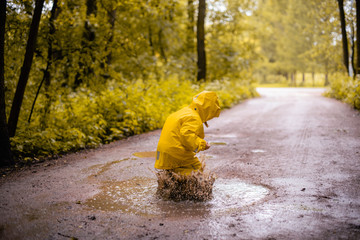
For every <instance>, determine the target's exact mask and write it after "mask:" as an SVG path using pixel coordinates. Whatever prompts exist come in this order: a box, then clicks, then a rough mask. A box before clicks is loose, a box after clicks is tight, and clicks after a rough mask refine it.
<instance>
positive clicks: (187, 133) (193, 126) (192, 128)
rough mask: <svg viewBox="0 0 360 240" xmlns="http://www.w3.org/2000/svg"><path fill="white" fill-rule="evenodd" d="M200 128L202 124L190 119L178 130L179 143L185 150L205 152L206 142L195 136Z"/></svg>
mask: <svg viewBox="0 0 360 240" xmlns="http://www.w3.org/2000/svg"><path fill="white" fill-rule="evenodd" d="M200 127H202V124H199V121H198V120H196V119H195V118H190V119H188V120H187V121H185V122H184V123H183V124H182V126H181V128H180V141H181V143H182V145H183V146H184V147H185V148H186V149H188V150H190V151H192V152H199V151H203V150H205V146H206V141H205V140H204V139H202V138H200V137H199V136H198V135H197V134H196V133H197V132H198V129H199V128H200Z"/></svg>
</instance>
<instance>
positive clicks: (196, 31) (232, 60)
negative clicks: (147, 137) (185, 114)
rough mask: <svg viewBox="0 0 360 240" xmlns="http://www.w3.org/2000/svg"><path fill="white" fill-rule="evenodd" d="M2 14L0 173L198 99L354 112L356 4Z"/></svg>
mask: <svg viewBox="0 0 360 240" xmlns="http://www.w3.org/2000/svg"><path fill="white" fill-rule="evenodd" d="M0 2H1V5H0V24H1V25H0V135H1V138H0V141H1V149H0V151H1V152H0V165H7V164H13V163H21V162H22V163H24V162H32V161H40V160H42V159H44V158H46V157H55V156H57V155H59V154H63V153H67V152H71V151H76V150H79V149H83V148H89V147H96V146H99V145H101V144H104V143H109V142H111V141H114V140H117V139H122V138H125V137H128V136H131V135H134V134H139V133H142V132H146V131H150V130H153V129H157V128H161V127H162V125H163V123H164V121H165V119H166V117H167V116H168V115H169V114H170V113H171V112H174V111H176V110H178V109H179V108H180V107H182V106H184V105H187V104H189V102H190V101H191V97H192V96H193V95H194V94H196V93H198V92H200V91H202V90H213V91H216V92H217V93H218V95H219V98H220V102H221V105H222V107H223V108H226V107H230V106H232V105H233V104H236V103H238V102H240V101H241V100H244V99H247V98H250V97H255V96H257V95H258V94H257V92H256V90H255V86H257V85H258V84H262V85H263V86H264V85H266V84H270V85H273V86H292V87H304V86H305V87H320V86H321V87H323V86H325V85H329V86H330V88H329V90H328V92H327V95H328V96H331V97H335V98H338V99H341V100H344V101H346V102H348V103H349V104H352V105H353V106H354V107H355V108H360V87H359V80H358V78H357V76H358V74H357V73H358V72H360V71H358V70H359V69H360V61H359V60H358V59H360V57H359V56H360V47H358V44H359V41H357V39H360V35H359V34H360V31H358V29H359V28H358V25H359V22H360V14H359V9H360V5H359V4H360V3H359V1H357V0H356V1H354V0H345V1H343V0H337V1H336V0H327V1H322V0H313V1H308V0H146V1H144V0H113V1H108V0H78V1H74V0H52V1H50V0H47V1H45V0H36V1H32V0H8V1H6V0H0Z"/></svg>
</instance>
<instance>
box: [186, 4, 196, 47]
mask: <svg viewBox="0 0 360 240" xmlns="http://www.w3.org/2000/svg"><path fill="white" fill-rule="evenodd" d="M187 14H188V22H187V35H186V45H187V46H186V47H187V49H189V50H190V52H191V53H193V51H194V50H195V44H194V37H195V33H194V25H195V19H194V14H195V7H194V0H188V5H187Z"/></svg>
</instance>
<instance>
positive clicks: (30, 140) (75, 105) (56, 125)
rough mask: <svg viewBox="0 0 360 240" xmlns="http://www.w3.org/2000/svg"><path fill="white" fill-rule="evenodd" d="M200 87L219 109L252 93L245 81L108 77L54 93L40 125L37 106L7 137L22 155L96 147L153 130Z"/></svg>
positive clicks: (37, 155)
mask: <svg viewBox="0 0 360 240" xmlns="http://www.w3.org/2000/svg"><path fill="white" fill-rule="evenodd" d="M205 89H206V90H213V91H216V92H217V93H218V96H219V99H220V104H221V106H222V107H223V108H227V107H231V106H232V105H234V104H236V103H238V102H239V101H241V100H243V99H246V98H250V97H254V96H257V93H256V91H255V89H254V88H253V87H252V86H251V85H244V84H242V83H241V82H239V81H236V80H232V81H231V80H221V81H220V80H219V81H214V82H210V83H201V84H194V83H193V82H191V81H189V80H184V79H178V78H177V77H170V78H168V79H166V80H147V81H142V80H138V81H135V82H133V83H131V84H127V85H126V86H124V85H120V84H119V83H117V82H115V81H113V82H110V83H109V84H108V85H107V88H105V89H103V90H100V91H97V92H96V91H91V90H89V89H79V90H78V91H77V92H76V93H71V94H65V95H64V96H62V97H59V98H58V99H57V100H56V101H54V102H53V104H52V107H51V110H50V114H49V115H48V116H47V120H46V127H43V126H41V124H40V116H41V114H42V113H41V111H39V110H38V111H37V112H36V114H34V117H33V120H32V122H31V123H30V124H28V123H25V122H26V121H22V124H19V127H18V130H17V134H16V136H15V137H13V138H12V139H11V143H12V150H13V152H14V154H15V155H16V156H17V157H19V158H20V159H23V160H27V159H30V158H32V157H45V156H54V155H57V154H62V153H66V152H70V151H76V150H79V149H83V148H88V147H96V146H99V145H101V144H104V143H109V142H111V141H114V140H117V139H122V138H125V137H128V136H131V135H135V134H140V133H143V132H147V131H151V130H154V129H158V128H161V127H162V125H163V123H164V122H165V120H166V118H167V116H168V115H169V114H170V113H172V112H174V111H176V110H178V109H180V108H181V107H183V106H185V105H187V104H189V103H190V102H191V97H192V96H194V95H195V94H196V93H198V92H200V91H202V90H205ZM38 105H39V106H42V105H43V104H42V103H41V102H40V103H39V104H38Z"/></svg>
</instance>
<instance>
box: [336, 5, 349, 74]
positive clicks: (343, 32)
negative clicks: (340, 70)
mask: <svg viewBox="0 0 360 240" xmlns="http://www.w3.org/2000/svg"><path fill="white" fill-rule="evenodd" d="M338 5H339V14H340V24H341V36H342V46H343V63H344V66H345V68H346V72H347V74H349V47H348V41H347V34H346V21H345V12H344V0H338Z"/></svg>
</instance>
